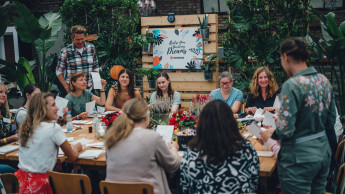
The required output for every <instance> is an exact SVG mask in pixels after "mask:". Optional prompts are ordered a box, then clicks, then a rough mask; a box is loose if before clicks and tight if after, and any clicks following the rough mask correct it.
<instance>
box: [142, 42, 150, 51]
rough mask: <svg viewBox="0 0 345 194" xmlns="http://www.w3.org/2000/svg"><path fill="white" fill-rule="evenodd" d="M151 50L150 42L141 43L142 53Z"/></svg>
mask: <svg viewBox="0 0 345 194" xmlns="http://www.w3.org/2000/svg"><path fill="white" fill-rule="evenodd" d="M150 51H151V43H149V44H147V45H143V53H149V52H150Z"/></svg>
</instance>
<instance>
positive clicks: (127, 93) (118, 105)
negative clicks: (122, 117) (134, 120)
mask: <svg viewBox="0 0 345 194" xmlns="http://www.w3.org/2000/svg"><path fill="white" fill-rule="evenodd" d="M118 80H119V86H118V87H115V86H113V87H111V88H110V90H109V92H108V97H107V101H106V102H105V110H106V111H118V110H121V109H122V107H123V105H124V104H125V102H126V101H127V100H129V99H131V98H138V99H142V97H141V94H140V92H139V91H136V90H135V89H134V79H133V74H132V72H131V71H129V70H128V69H122V70H121V71H120V73H119V78H118Z"/></svg>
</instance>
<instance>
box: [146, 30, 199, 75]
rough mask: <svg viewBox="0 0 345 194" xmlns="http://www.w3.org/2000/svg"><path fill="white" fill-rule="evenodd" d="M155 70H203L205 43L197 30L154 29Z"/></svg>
mask: <svg viewBox="0 0 345 194" xmlns="http://www.w3.org/2000/svg"><path fill="white" fill-rule="evenodd" d="M152 34H153V38H154V40H155V43H154V45H153V68H154V69H201V67H202V58H203V41H202V38H201V35H200V32H199V30H198V29H197V28H195V29H169V30H162V29H154V30H153V32H152Z"/></svg>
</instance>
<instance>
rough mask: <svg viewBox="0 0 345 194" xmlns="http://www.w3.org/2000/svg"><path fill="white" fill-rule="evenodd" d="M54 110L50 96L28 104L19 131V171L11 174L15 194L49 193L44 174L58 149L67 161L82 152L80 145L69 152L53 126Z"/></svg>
mask: <svg viewBox="0 0 345 194" xmlns="http://www.w3.org/2000/svg"><path fill="white" fill-rule="evenodd" d="M58 110H59V108H58V107H57V106H56V104H55V100H54V96H53V95H52V94H50V93H40V94H37V95H35V96H34V97H32V99H31V100H30V104H29V109H28V114H27V116H26V118H25V120H24V122H23V124H22V125H21V126H20V128H19V138H20V141H19V143H20V144H19V164H18V167H19V170H18V171H17V172H15V175H16V176H17V178H18V181H19V193H52V190H51V188H50V185H49V182H48V178H47V175H46V172H47V171H48V170H53V168H54V166H55V164H56V160H57V156H58V152H59V147H60V148H61V149H62V151H63V152H64V153H65V155H66V156H67V158H68V159H69V160H71V161H74V160H76V159H77V158H78V152H80V151H81V150H82V146H81V144H80V143H78V144H75V145H73V149H72V147H71V145H70V144H69V143H68V141H67V140H66V136H65V134H64V132H63V131H62V129H61V127H60V125H58V124H56V123H55V122H54V120H57V119H58V116H57V111H58Z"/></svg>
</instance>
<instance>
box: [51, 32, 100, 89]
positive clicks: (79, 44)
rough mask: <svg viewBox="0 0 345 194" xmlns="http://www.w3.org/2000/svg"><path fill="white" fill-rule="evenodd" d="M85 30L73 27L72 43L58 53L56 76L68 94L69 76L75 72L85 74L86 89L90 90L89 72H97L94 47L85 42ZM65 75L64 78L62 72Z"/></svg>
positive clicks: (90, 78) (90, 79)
mask: <svg viewBox="0 0 345 194" xmlns="http://www.w3.org/2000/svg"><path fill="white" fill-rule="evenodd" d="M85 33H86V29H85V27H83V26H73V27H72V28H71V39H72V41H73V43H71V44H69V45H67V46H66V47H64V48H63V49H62V50H61V52H60V57H59V61H58V64H57V66H56V75H57V77H58V79H59V81H60V82H61V84H62V85H63V87H64V88H65V90H66V91H67V93H69V92H70V91H69V88H68V83H69V79H70V77H71V75H72V74H73V73H74V72H76V71H82V72H84V73H86V81H87V87H86V89H88V90H91V89H92V85H93V84H92V77H91V72H99V66H98V59H97V55H96V50H95V46H94V45H93V44H90V43H88V42H85ZM65 70H66V74H65V76H64V74H63V73H64V71H65Z"/></svg>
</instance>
